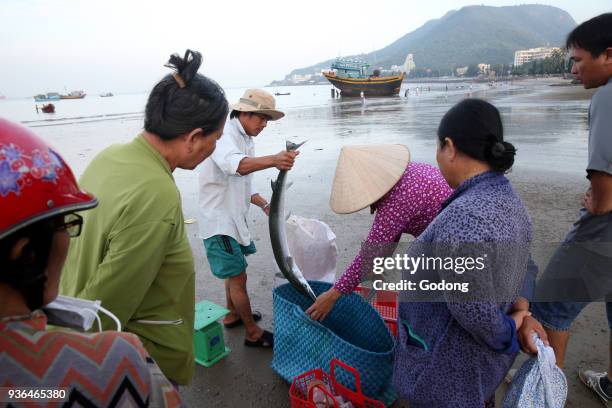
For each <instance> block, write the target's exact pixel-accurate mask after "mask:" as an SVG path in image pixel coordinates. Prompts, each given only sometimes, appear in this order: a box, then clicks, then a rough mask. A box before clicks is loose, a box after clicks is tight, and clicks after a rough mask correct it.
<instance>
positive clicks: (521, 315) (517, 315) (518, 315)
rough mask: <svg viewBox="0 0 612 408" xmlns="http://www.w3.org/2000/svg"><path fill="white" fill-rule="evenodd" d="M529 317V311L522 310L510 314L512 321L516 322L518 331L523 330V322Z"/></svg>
mask: <svg viewBox="0 0 612 408" xmlns="http://www.w3.org/2000/svg"><path fill="white" fill-rule="evenodd" d="M527 316H531V312H530V311H529V310H523V309H521V310H517V311H515V312H512V313H510V317H511V318H512V320H514V325H515V326H516V330H517V331H518V330H519V329H520V328H521V326H522V325H523V321H524V320H525V318H526V317H527Z"/></svg>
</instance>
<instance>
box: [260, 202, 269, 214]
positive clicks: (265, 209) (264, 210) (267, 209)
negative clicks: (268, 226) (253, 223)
mask: <svg viewBox="0 0 612 408" xmlns="http://www.w3.org/2000/svg"><path fill="white" fill-rule="evenodd" d="M261 210H262V211H263V212H264V214H266V215H267V216H268V217H269V216H270V203H267V204H266V205H264V206H263V207H261Z"/></svg>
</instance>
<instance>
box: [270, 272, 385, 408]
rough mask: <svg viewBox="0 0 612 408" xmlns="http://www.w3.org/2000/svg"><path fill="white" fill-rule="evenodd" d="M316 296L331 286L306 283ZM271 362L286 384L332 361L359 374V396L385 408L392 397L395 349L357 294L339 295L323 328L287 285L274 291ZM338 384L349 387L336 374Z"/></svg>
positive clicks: (305, 301)
mask: <svg viewBox="0 0 612 408" xmlns="http://www.w3.org/2000/svg"><path fill="white" fill-rule="evenodd" d="M309 283H310V286H311V287H312V290H314V292H315V293H316V294H317V296H318V295H319V294H320V293H323V292H325V291H326V290H328V289H329V288H330V287H331V285H330V284H329V283H324V282H309ZM273 299H274V357H273V359H272V368H273V369H274V371H276V372H277V373H278V374H279V375H280V376H281V377H283V378H284V379H285V380H286V381H288V382H292V381H293V379H294V378H295V377H297V376H299V375H300V374H302V373H304V372H305V371H308V370H312V369H315V368H323V367H329V365H330V362H331V359H332V358H334V357H335V358H337V359H339V360H341V361H343V362H345V363H347V364H348V365H350V366H352V367H354V368H356V369H357V371H359V373H360V375H361V387H362V390H363V393H364V394H365V395H366V396H368V397H370V398H374V399H377V400H380V401H382V402H383V403H384V404H385V405H390V404H391V403H393V401H394V400H395V398H396V395H395V392H394V390H393V388H392V385H391V383H392V381H391V377H392V372H393V354H394V349H395V344H394V340H393V337H392V335H391V333H390V332H389V329H388V328H387V326H386V325H385V322H384V321H383V320H382V319H381V317H380V315H379V314H378V312H376V310H375V309H374V308H373V307H372V306H371V305H370V304H368V303H367V302H365V301H363V300H362V298H361V297H360V296H359V295H356V294H352V295H350V296H342V297H341V298H340V299H338V302H337V303H336V305H335V307H334V309H333V310H332V311H331V313H330V314H329V315H328V316H327V317H326V318H325V320H324V321H323V323H319V322H316V321H313V320H312V319H310V317H308V316H307V315H306V313H304V311H305V310H306V309H307V308H308V307H309V306H310V305H311V304H312V301H310V299H308V298H306V297H305V296H304V295H302V294H301V293H299V292H298V291H296V290H295V289H294V288H293V287H292V286H291V285H290V284H285V285H282V286H279V287H278V288H276V289H275V290H274V296H273ZM337 378H338V380H339V381H340V382H341V383H343V384H344V385H346V386H348V387H350V388H352V389H353V390H354V389H355V388H354V378H353V376H352V375H350V374H349V373H345V372H340V373H339V374H337Z"/></svg>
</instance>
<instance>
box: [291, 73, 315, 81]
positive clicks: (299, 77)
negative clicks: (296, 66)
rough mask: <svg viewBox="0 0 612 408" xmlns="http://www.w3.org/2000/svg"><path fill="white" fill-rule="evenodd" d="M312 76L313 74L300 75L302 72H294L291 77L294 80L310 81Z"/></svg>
mask: <svg viewBox="0 0 612 408" xmlns="http://www.w3.org/2000/svg"><path fill="white" fill-rule="evenodd" d="M311 77H312V75H311V74H304V75H300V74H293V76H292V77H291V80H292V81H293V82H306V81H308V80H309V79H310V78H311Z"/></svg>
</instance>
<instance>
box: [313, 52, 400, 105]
mask: <svg viewBox="0 0 612 408" xmlns="http://www.w3.org/2000/svg"><path fill="white" fill-rule="evenodd" d="M369 67H370V65H369V64H367V63H366V62H364V61H362V60H357V59H345V58H338V59H336V60H335V61H334V62H333V63H332V65H331V71H328V72H323V75H324V76H325V78H327V80H328V81H329V82H331V83H332V85H334V86H335V87H336V88H338V89H340V92H341V95H342V96H361V95H362V93H363V96H390V95H397V94H399V91H400V87H401V86H402V81H403V80H404V75H405V74H404V73H403V72H400V73H398V74H397V75H388V76H380V72H379V71H378V70H374V72H373V73H372V74H371V75H369V74H368V68H369Z"/></svg>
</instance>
